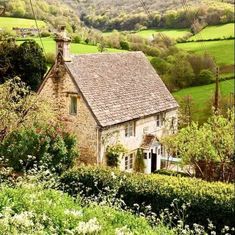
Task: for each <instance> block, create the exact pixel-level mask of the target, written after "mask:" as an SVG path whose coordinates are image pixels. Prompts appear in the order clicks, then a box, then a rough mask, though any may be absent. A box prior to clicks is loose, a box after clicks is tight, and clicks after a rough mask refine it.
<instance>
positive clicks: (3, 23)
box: [0, 17, 46, 30]
mask: <svg viewBox="0 0 235 235" xmlns="http://www.w3.org/2000/svg"><path fill="white" fill-rule="evenodd" d="M38 26H39V27H40V28H43V27H46V23H45V22H43V21H40V20H39V21H38ZM14 27H21V28H35V27H36V25H35V21H34V20H29V19H21V18H10V17H0V29H6V30H12V28H14Z"/></svg>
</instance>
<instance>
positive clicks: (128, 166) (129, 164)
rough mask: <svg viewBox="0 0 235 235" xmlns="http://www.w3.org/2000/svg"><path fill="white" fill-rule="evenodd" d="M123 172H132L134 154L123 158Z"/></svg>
mask: <svg viewBox="0 0 235 235" xmlns="http://www.w3.org/2000/svg"><path fill="white" fill-rule="evenodd" d="M124 161H125V164H124V165H125V171H128V170H132V169H133V168H134V153H131V154H130V155H127V156H125V157H124Z"/></svg>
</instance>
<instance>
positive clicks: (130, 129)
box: [125, 122, 135, 137]
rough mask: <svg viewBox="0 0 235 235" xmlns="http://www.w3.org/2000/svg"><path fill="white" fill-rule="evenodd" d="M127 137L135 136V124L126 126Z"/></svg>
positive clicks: (130, 123) (131, 123)
mask: <svg viewBox="0 0 235 235" xmlns="http://www.w3.org/2000/svg"><path fill="white" fill-rule="evenodd" d="M125 136H126V137H130V136H135V122H129V123H127V124H126V125H125Z"/></svg>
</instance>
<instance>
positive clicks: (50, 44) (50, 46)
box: [18, 38, 122, 54]
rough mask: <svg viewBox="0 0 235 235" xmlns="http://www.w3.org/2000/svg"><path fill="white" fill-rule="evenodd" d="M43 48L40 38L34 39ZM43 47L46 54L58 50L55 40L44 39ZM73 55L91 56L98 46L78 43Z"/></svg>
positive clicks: (72, 48)
mask: <svg viewBox="0 0 235 235" xmlns="http://www.w3.org/2000/svg"><path fill="white" fill-rule="evenodd" d="M33 39H34V40H35V41H36V42H37V43H38V44H39V45H40V46H41V47H42V45H41V42H40V40H39V38H33ZM42 42H43V46H44V48H45V52H46V53H48V52H51V53H55V50H56V44H55V41H54V40H53V38H42ZM18 43H22V41H18ZM70 51H71V53H73V54H89V53H97V52H99V51H98V48H97V46H92V45H86V44H76V43H71V48H70ZM107 51H108V52H122V50H117V49H113V48H108V49H107Z"/></svg>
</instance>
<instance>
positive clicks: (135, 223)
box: [0, 184, 174, 235]
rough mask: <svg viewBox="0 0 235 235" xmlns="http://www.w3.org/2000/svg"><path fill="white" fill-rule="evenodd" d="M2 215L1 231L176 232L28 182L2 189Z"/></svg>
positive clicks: (0, 192)
mask: <svg viewBox="0 0 235 235" xmlns="http://www.w3.org/2000/svg"><path fill="white" fill-rule="evenodd" d="M7 198H8V199H9V200H6V199H7ZM0 214H1V217H0V231H1V232H0V233H1V234H90V235H91V234H110V235H114V234H149V235H154V234H155V235H160V234H172V235H173V234H174V232H173V231H170V230H169V229H168V228H167V227H164V226H162V225H159V226H158V227H156V228H152V227H151V226H150V225H149V224H148V222H147V220H146V219H144V218H142V217H139V216H135V215H132V214H131V213H129V212H125V211H119V210H117V209H114V208H111V207H108V206H99V205H97V204H91V205H87V204H86V205H82V204H81V203H80V201H76V202H75V201H74V199H73V198H72V197H70V196H68V195H66V194H63V193H61V192H58V191H56V190H51V189H50V190H46V189H43V188H42V187H41V186H34V185H33V186H32V185H30V187H29V185H28V184H23V185H22V186H21V187H17V188H8V187H2V188H1V191H0ZM124 230H125V231H130V233H128V232H126V233H124V232H121V231H124ZM117 231H120V232H119V233H118V232H117Z"/></svg>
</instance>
